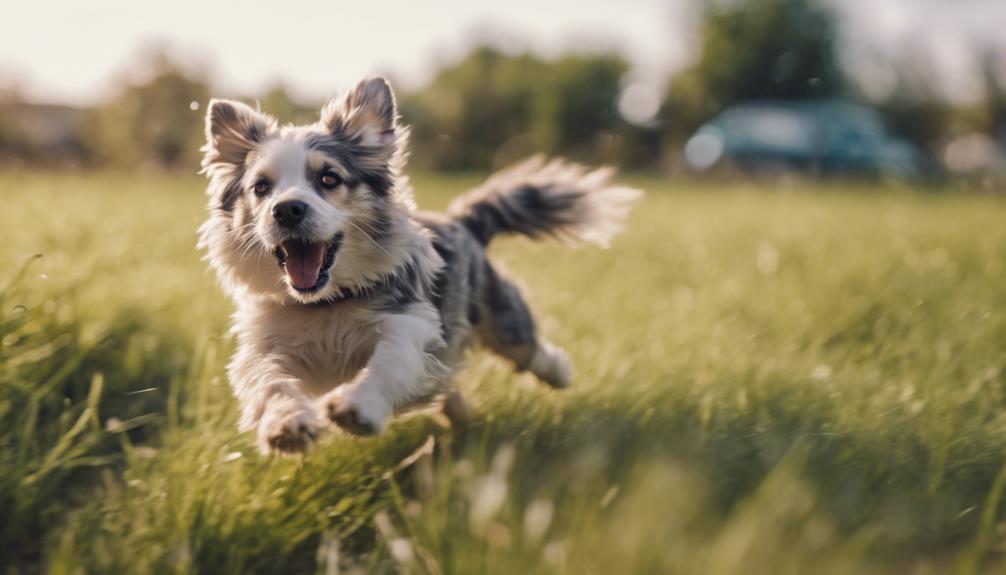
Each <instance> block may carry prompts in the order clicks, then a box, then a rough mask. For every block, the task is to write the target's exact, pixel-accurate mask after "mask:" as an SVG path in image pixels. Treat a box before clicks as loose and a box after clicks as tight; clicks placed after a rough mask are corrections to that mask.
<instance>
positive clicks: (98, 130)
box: [88, 51, 210, 170]
mask: <svg viewBox="0 0 1006 575" xmlns="http://www.w3.org/2000/svg"><path fill="white" fill-rule="evenodd" d="M144 68H145V69H146V70H148V71H149V78H148V79H147V80H145V81H142V82H139V83H135V84H127V85H126V86H125V87H124V88H123V89H122V90H121V91H120V93H119V94H118V96H116V97H115V98H113V99H112V100H111V101H110V102H108V103H107V104H105V105H103V106H101V107H100V108H98V109H97V110H95V113H94V115H93V117H92V120H91V122H90V127H89V130H88V131H89V132H91V134H92V136H93V137H94V138H95V140H96V141H97V142H98V149H99V154H100V158H101V160H103V161H104V162H106V163H111V164H117V165H126V166H133V165H137V164H141V163H148V164H154V165H158V166H162V167H166V168H185V169H192V170H195V169H197V168H198V166H199V157H200V152H199V147H200V146H201V145H202V143H203V140H204V138H205V137H204V135H203V111H202V106H204V105H205V103H206V102H207V101H208V100H209V94H210V90H209V86H208V85H207V84H206V82H205V81H204V80H203V79H202V78H199V77H192V76H190V75H189V74H187V73H186V72H185V71H183V70H182V69H181V67H179V66H178V65H177V64H175V62H174V61H173V60H172V59H171V58H170V57H168V56H167V55H166V54H165V53H164V52H163V51H156V52H154V53H153V54H151V55H150V56H148V58H147V61H146V62H145V63H144Z"/></svg>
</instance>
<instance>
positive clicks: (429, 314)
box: [323, 303, 444, 435]
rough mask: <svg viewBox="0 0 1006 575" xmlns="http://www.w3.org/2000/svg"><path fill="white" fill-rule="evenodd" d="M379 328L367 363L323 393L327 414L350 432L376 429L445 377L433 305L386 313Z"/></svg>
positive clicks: (429, 392) (435, 388)
mask: <svg viewBox="0 0 1006 575" xmlns="http://www.w3.org/2000/svg"><path fill="white" fill-rule="evenodd" d="M379 329H380V337H379V339H378V342H377V345H376V346H375V347H374V353H373V355H372V356H371V358H370V361H369V362H368V363H367V367H366V368H365V369H364V370H363V371H362V372H360V374H359V375H358V376H357V377H356V378H355V379H354V381H353V382H352V383H349V384H346V385H343V386H341V387H338V388H336V389H335V390H333V391H332V392H330V393H328V394H327V395H326V396H325V397H324V398H323V403H324V409H325V410H326V412H327V413H328V416H329V418H330V419H331V420H332V421H334V422H335V423H336V424H338V425H339V427H341V428H343V429H344V430H346V431H348V432H349V433H352V434H354V435H376V434H378V433H380V432H381V431H382V430H383V429H384V425H385V423H386V422H387V420H388V418H389V417H390V416H391V414H392V413H394V411H395V410H396V409H400V408H403V407H407V406H408V405H410V404H413V403H415V402H417V401H420V400H423V399H426V398H429V397H431V396H432V395H434V394H435V393H436V392H437V391H438V390H439V384H440V383H441V382H442V381H443V380H444V377H443V372H444V367H443V365H442V364H441V363H440V361H439V360H437V359H436V358H435V357H434V355H433V353H432V352H435V351H436V350H437V349H438V348H439V347H442V346H443V339H442V337H441V333H440V316H439V315H438V314H437V312H436V310H434V309H433V308H432V306H430V305H429V304H425V303H415V304H411V305H409V306H408V307H407V308H406V309H405V310H403V311H402V312H400V313H389V314H386V315H385V316H384V317H383V318H381V322H380V324H379Z"/></svg>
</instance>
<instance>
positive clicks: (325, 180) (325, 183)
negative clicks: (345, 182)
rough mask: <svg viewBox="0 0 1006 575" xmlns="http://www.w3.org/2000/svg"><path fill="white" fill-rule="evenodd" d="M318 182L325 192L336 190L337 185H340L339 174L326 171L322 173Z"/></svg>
mask: <svg viewBox="0 0 1006 575" xmlns="http://www.w3.org/2000/svg"><path fill="white" fill-rule="evenodd" d="M319 181H320V182H321V187H323V188H325V189H326V190H331V189H333V188H338V187H339V185H340V184H342V178H340V177H339V174H336V173H335V172H333V171H332V170H328V171H326V172H324V173H322V174H321V178H320V179H319Z"/></svg>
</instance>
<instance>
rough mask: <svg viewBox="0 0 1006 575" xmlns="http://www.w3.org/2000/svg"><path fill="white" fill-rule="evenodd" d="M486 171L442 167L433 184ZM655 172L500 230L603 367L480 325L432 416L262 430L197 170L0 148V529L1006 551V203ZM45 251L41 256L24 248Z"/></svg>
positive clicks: (133, 550) (550, 311) (814, 553)
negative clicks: (493, 353) (577, 218)
mask: <svg viewBox="0 0 1006 575" xmlns="http://www.w3.org/2000/svg"><path fill="white" fill-rule="evenodd" d="M468 183H471V182H470V180H469V179H456V178H444V177H434V176H427V177H420V178H418V179H417V186H418V188H419V190H420V202H421V204H423V205H424V206H425V207H434V208H436V207H442V206H443V205H444V204H445V203H446V201H447V200H448V199H449V198H450V197H451V196H452V195H453V194H455V193H457V192H458V191H460V189H461V188H463V186H464V185H466V184H468ZM635 183H638V184H639V185H640V186H642V187H644V188H645V189H646V190H647V191H648V192H649V194H648V196H647V198H646V200H645V201H644V203H643V204H642V205H641V206H640V209H638V210H637V211H636V213H635V214H634V216H633V218H632V221H631V223H630V227H629V230H628V232H627V233H626V235H624V236H623V237H622V238H620V239H619V240H618V241H617V242H616V245H615V247H614V248H613V249H612V250H610V251H606V252H603V251H595V250H581V251H578V252H569V251H565V250H563V249H561V248H558V247H556V246H549V245H538V244H530V243H527V242H522V241H503V242H499V245H496V246H494V248H493V251H494V253H493V255H494V257H495V258H496V260H497V261H499V262H501V263H503V264H504V265H505V266H506V267H507V268H509V269H510V270H511V271H512V272H513V274H514V275H516V276H517V277H518V278H521V281H522V283H523V284H524V285H525V286H526V287H527V290H528V292H529V293H530V299H531V301H532V302H533V306H534V308H535V309H536V311H537V312H538V315H539V317H540V318H541V321H540V323H541V327H542V329H543V330H544V331H545V332H546V333H547V334H548V335H549V337H550V338H551V339H553V340H555V341H557V342H558V343H560V344H562V345H563V346H564V347H566V348H567V349H568V350H569V351H570V353H571V355H572V357H573V359H574V362H575V364H576V366H577V377H576V381H575V385H574V387H573V389H571V390H569V391H566V392H553V391H550V390H546V389H543V388H542V387H541V386H539V385H537V384H536V383H535V382H533V381H532V380H530V379H529V377H528V376H524V375H513V374H511V373H509V372H508V370H507V369H506V368H505V366H504V365H503V364H502V363H501V362H499V361H497V360H495V359H493V358H491V357H489V356H487V355H484V354H473V356H472V358H471V362H470V366H469V368H468V369H466V371H465V372H464V373H463V374H462V376H461V378H460V382H461V386H462V388H463V389H464V390H465V391H466V392H467V394H468V395H469V396H470V397H471V398H472V399H473V401H474V402H475V403H476V406H477V412H478V414H477V416H476V418H475V420H474V422H473V424H472V426H471V427H470V428H469V429H467V430H466V431H465V432H463V433H462V432H456V431H451V430H449V429H447V428H446V427H444V426H443V425H442V424H441V423H440V422H439V421H438V419H437V418H436V417H433V416H431V415H423V414H420V415H417V416H413V417H410V418H406V419H403V420H401V421H399V422H398V423H396V424H395V425H393V426H392V428H391V429H390V431H389V433H387V434H386V435H385V436H383V437H380V438H377V439H374V440H361V441H357V440H351V439H349V438H345V437H340V436H334V437H332V438H331V439H328V440H326V441H325V442H323V443H322V445H320V446H319V448H318V449H316V450H315V451H314V452H313V453H311V454H310V455H308V456H307V457H306V458H303V459H296V460H289V459H269V458H262V457H260V456H258V455H257V454H256V453H255V451H254V449H252V447H251V445H250V442H249V438H248V437H245V436H241V435H238V434H237V433H236V432H235V431H234V419H235V413H234V411H235V410H234V405H233V402H232V400H231V398H230V394H229V392H228V389H227V386H226V381H225V380H224V379H223V365H224V363H225V362H226V359H227V356H228V354H229V352H230V349H231V345H232V344H231V342H230V341H229V340H228V339H227V338H226V337H225V335H224V334H225V331H226V323H227V315H228V312H229V309H230V308H229V304H228V303H227V302H226V301H224V300H223V299H222V297H221V296H220V295H219V294H218V290H217V289H216V287H215V286H214V285H213V278H212V277H211V276H210V275H208V274H207V273H206V272H205V270H204V266H203V264H202V263H201V262H200V261H199V259H198V255H197V254H196V253H195V251H194V247H193V244H194V231H195V228H196V227H197V226H198V223H199V221H200V219H201V217H202V202H203V198H202V196H201V182H199V181H198V180H197V179H195V178H179V177H170V178H169V177H151V176H136V175H128V174H115V173H106V174H69V175H67V174H61V175H52V174H19V175H14V174H8V175H5V176H0V187H2V188H3V189H4V190H5V193H6V194H7V196H8V198H7V200H8V201H7V202H6V203H5V204H6V205H8V206H9V207H10V209H8V210H6V211H4V212H2V213H0V226H2V229H4V230H6V231H7V232H6V233H7V236H8V238H9V241H5V243H4V245H3V246H0V258H3V261H5V262H7V263H8V266H7V269H9V270H10V271H9V273H6V274H2V275H0V285H2V286H6V287H4V288H2V289H3V292H2V295H0V325H2V329H3V333H2V335H0V340H2V347H0V430H2V435H0V504H2V507H0V509H2V510H3V511H2V526H0V553H2V555H0V561H2V562H3V564H5V565H6V566H7V567H6V570H7V571H12V572H13V571H22V570H48V571H53V572H73V571H77V570H84V571H88V572H136V573H145V572H166V571H174V572H212V573H218V572H232V573H247V572H276V571H280V572H312V571H319V572H335V571H337V570H341V571H352V570H357V571H386V572H395V571H407V572H428V573H471V572H498V573H515V572H517V573H523V572H568V573H592V572H596V573H607V572H618V573H621V572H640V573H649V572H659V573H666V572H678V573H807V572H815V573H817V572H824V573H828V572H832V573H852V572H855V573H864V572H949V571H958V572H962V573H969V572H977V571H994V570H995V569H997V568H1000V567H1001V566H1002V561H1001V559H1000V556H999V555H998V553H999V550H1000V549H1001V545H1002V543H1003V532H1004V529H1006V524H1004V523H1003V503H1002V489H1003V486H1004V483H1006V472H1004V471H1003V470H1004V469H1006V467H1004V465H1006V457H1004V454H1006V451H1004V450H1003V445H1006V416H1004V415H1002V413H1003V409H1002V408H1003V405H1004V403H1006V348H1004V346H1003V343H1004V342H1006V292H1004V290H1003V288H1002V286H1003V285H1006V282H1004V280H1006V226H1003V225H1002V223H1001V222H1002V221H1006V218H1004V216H1006V205H1004V204H1003V203H1002V202H1001V201H999V200H995V199H990V198H981V197H974V196H950V195H947V196H932V195H922V194H915V193H910V192H897V191H879V190H870V189H859V190H836V189H819V188H814V187H811V186H795V187H792V188H789V189H786V190H769V189H752V188H746V187H743V186H722V187H720V188H714V187H691V188H689V187H685V188H683V189H682V188H679V187H676V186H670V185H668V184H667V183H664V182H660V181H655V180H646V179H641V180H639V181H638V182H635ZM36 253H40V254H42V257H40V258H37V259H32V260H30V263H26V260H25V257H26V256H29V255H31V254H36Z"/></svg>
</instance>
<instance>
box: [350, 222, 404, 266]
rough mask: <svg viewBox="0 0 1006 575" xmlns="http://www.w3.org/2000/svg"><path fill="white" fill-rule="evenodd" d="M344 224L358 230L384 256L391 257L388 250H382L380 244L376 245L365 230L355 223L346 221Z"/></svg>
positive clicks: (382, 247) (375, 241)
mask: <svg viewBox="0 0 1006 575" xmlns="http://www.w3.org/2000/svg"><path fill="white" fill-rule="evenodd" d="M346 223H348V224H349V225H351V226H353V227H354V228H356V229H358V230H360V233H361V234H363V235H364V236H365V237H366V238H367V239H368V240H370V243H372V244H374V245H375V246H377V249H379V250H381V251H382V252H384V254H385V255H387V256H388V257H393V256H392V255H391V252H389V251H388V250H386V249H384V246H382V245H381V244H379V243H377V240H375V239H374V238H373V237H371V235H370V234H368V233H367V230H364V229H363V228H361V227H360V226H358V225H356V223H354V222H353V221H352V220H346Z"/></svg>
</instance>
